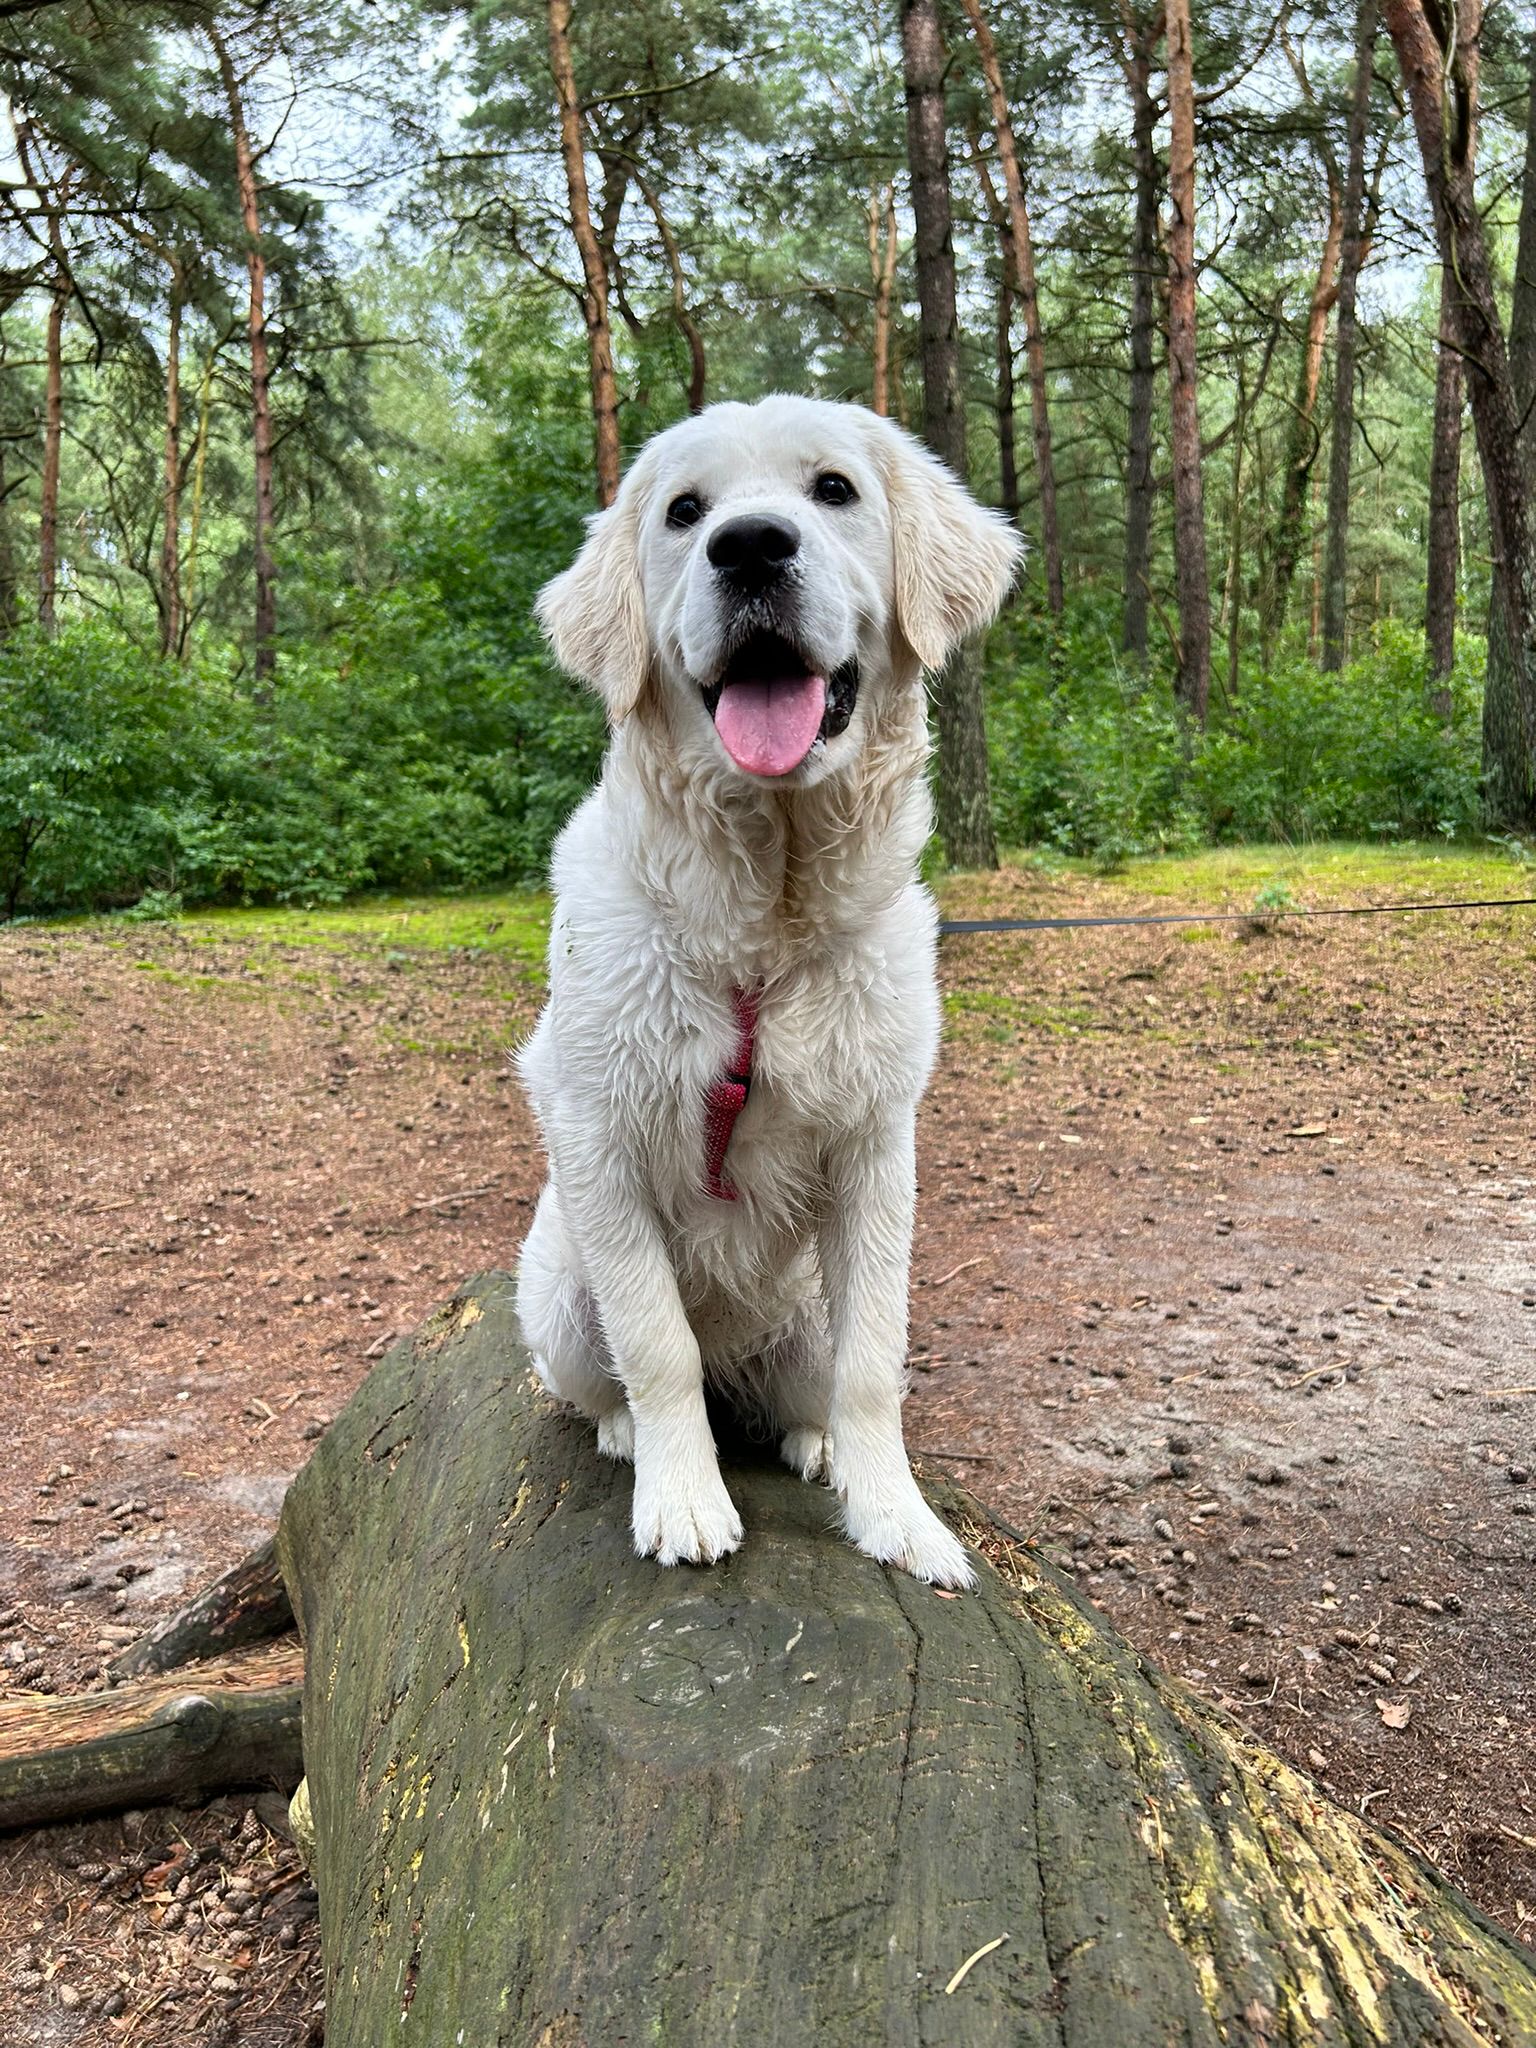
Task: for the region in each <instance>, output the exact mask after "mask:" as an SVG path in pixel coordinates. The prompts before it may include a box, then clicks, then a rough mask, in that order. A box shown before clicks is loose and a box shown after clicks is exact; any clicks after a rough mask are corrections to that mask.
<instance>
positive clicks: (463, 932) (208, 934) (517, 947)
mask: <svg viewBox="0 0 1536 2048" xmlns="http://www.w3.org/2000/svg"><path fill="white" fill-rule="evenodd" d="M549 909H550V899H549V897H548V895H547V894H545V893H544V892H543V891H537V892H535V891H532V890H515V889H512V890H502V891H498V892H496V893H495V894H486V895H475V896H373V897H361V898H359V899H357V900H356V901H355V902H352V903H344V904H339V905H337V906H335V907H330V906H327V907H324V908H292V909H289V908H284V909H266V908H263V909H256V910H210V911H202V912H199V913H198V914H197V915H196V916H195V917H187V918H182V919H180V920H179V921H178V924H177V930H178V932H180V933H181V934H182V936H184V937H185V938H187V939H190V940H191V941H192V942H193V944H202V945H210V946H212V945H230V944H234V945H268V946H324V947H328V948H331V949H333V950H334V951H337V952H348V953H350V952H359V951H375V950H376V951H379V952H382V953H384V954H385V955H386V956H387V955H388V954H389V953H391V952H398V953H400V954H401V955H403V956H409V955H410V954H412V953H422V952H436V953H442V952H459V951H464V952H475V953H503V954H508V955H510V956H511V957H512V958H513V959H514V960H516V961H517V963H518V964H519V966H521V967H523V968H524V969H526V970H528V971H529V972H531V973H532V974H534V975H536V976H538V977H540V978H542V974H543V967H544V949H545V946H546V944H547V941H548V937H549Z"/></svg>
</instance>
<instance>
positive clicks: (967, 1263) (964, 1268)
mask: <svg viewBox="0 0 1536 2048" xmlns="http://www.w3.org/2000/svg"><path fill="white" fill-rule="evenodd" d="M982 1256H983V1255H982V1254H981V1253H980V1252H978V1253H977V1254H976V1256H975V1258H974V1259H962V1260H961V1261H960V1263H959V1265H958V1266H951V1267H950V1269H949V1271H948V1272H947V1273H941V1274H940V1275H939V1277H938V1279H937V1280H930V1281H929V1283H928V1285H929V1286H930V1287H946V1286H948V1284H949V1282H950V1281H951V1280H953V1279H954V1278H955V1276H956V1275H957V1274H959V1273H968V1272H969V1271H970V1269H971V1268H972V1266H979V1265H980V1264H981V1261H982Z"/></svg>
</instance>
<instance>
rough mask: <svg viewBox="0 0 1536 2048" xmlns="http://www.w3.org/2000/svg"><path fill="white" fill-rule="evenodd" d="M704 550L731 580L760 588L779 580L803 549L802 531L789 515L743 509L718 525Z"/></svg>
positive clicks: (745, 585) (722, 573)
mask: <svg viewBox="0 0 1536 2048" xmlns="http://www.w3.org/2000/svg"><path fill="white" fill-rule="evenodd" d="M704 552H705V554H706V555H707V556H708V557H709V560H710V562H711V563H712V564H713V565H714V567H715V568H717V569H718V570H719V571H720V573H721V575H722V576H727V577H729V578H730V580H731V582H732V583H736V584H739V585H742V586H744V587H747V588H753V587H755V588H758V589H761V588H762V587H763V586H764V585H766V584H769V583H774V582H777V580H778V579H779V577H780V576H782V575H783V574H784V571H785V569H786V568H787V567H788V565H789V564H790V563H791V562H792V561H793V560H794V558H795V556H796V555H797V554H798V553H799V552H800V535H799V533H798V532H797V531H796V529H795V528H794V527H793V526H791V525H790V523H789V521H788V520H787V519H773V518H770V517H769V516H768V514H766V513H763V512H744V513H742V514H741V515H740V516H739V517H738V518H735V519H727V520H726V521H725V522H724V524H723V525H720V526H717V527H716V528H715V530H714V532H713V533H712V534H711V535H710V536H709V540H708V542H707V544H706V546H705V549H704Z"/></svg>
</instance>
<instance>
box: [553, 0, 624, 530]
mask: <svg viewBox="0 0 1536 2048" xmlns="http://www.w3.org/2000/svg"><path fill="white" fill-rule="evenodd" d="M549 68H550V71H551V72H552V74H553V76H554V81H555V97H556V99H557V101H558V102H559V107H560V154H561V157H562V159H563V160H564V163H565V186H566V193H567V195H568V197H569V201H570V209H571V233H572V234H573V235H574V236H575V238H576V248H577V251H578V252H579V254H580V256H581V275H582V281H583V282H582V293H581V313H582V318H583V320H584V321H585V323H586V329H587V368H588V377H589V380H590V383H591V389H592V426H593V447H594V457H595V463H596V470H597V502H598V504H599V505H611V504H612V503H613V501H614V499H615V497H616V496H617V495H618V489H619V467H620V451H619V386H618V378H617V376H616V374H615V372H614V367H613V328H612V326H611V324H610V321H609V314H608V268H607V265H606V264H605V263H604V261H603V252H602V250H601V248H600V247H599V245H598V239H597V235H596V232H595V231H594V229H593V226H592V202H591V198H590V196H589V194H588V191H587V164H586V153H585V147H584V143H585V136H584V132H583V124H582V116H581V101H580V98H579V97H578V95H577V91H576V71H575V67H574V64H573V62H572V59H571V0H549Z"/></svg>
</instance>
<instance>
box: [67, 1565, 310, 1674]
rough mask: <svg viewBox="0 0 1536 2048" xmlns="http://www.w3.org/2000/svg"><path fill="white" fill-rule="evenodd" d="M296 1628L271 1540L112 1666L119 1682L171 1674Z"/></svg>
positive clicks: (109, 1668)
mask: <svg viewBox="0 0 1536 2048" xmlns="http://www.w3.org/2000/svg"><path fill="white" fill-rule="evenodd" d="M292 1627H293V1609H292V1607H291V1606H290V1605H289V1603H288V1591H287V1588H286V1587H285V1586H284V1584H283V1579H282V1574H281V1572H279V1570H278V1568H277V1558H276V1555H275V1554H274V1551H273V1548H272V1540H271V1538H270V1537H269V1538H268V1539H267V1541H266V1542H265V1543H263V1544H262V1545H261V1547H260V1548H259V1549H257V1550H253V1551H252V1552H251V1553H250V1555H249V1556H248V1557H242V1558H241V1560H240V1562H239V1563H238V1564H237V1565H235V1566H233V1567H232V1568H231V1569H230V1570H229V1571H227V1572H226V1573H225V1574H224V1576H223V1578H222V1579H218V1580H216V1581H215V1583H214V1584H213V1585H211V1586H209V1587H208V1588H206V1590H205V1591H203V1592H201V1593H199V1594H198V1595H197V1597H196V1598H195V1599H193V1600H189V1601H188V1602H187V1604H186V1606H185V1607H183V1608H180V1609H179V1610H178V1611H177V1612H176V1613H175V1614H173V1615H171V1616H170V1618H169V1620H167V1621H163V1622H161V1623H160V1625H159V1627H158V1628H156V1629H153V1630H152V1631H151V1632H150V1633H149V1634H148V1635H147V1636H141V1637H140V1639H139V1640H138V1642H136V1643H130V1644H129V1645H128V1647H127V1649H126V1650H122V1651H119V1653H118V1655H117V1656H115V1657H114V1658H113V1659H112V1661H111V1663H110V1664H108V1666H107V1676H108V1677H109V1678H111V1679H113V1680H118V1679H123V1678H143V1677H146V1676H148V1675H149V1674H150V1673H152V1672H157V1671H171V1670H174V1668H175V1667H176V1666H177V1665H178V1664H189V1663H191V1662H192V1660H193V1659H194V1658H198V1657H219V1656H223V1655H225V1654H227V1653H228V1652H229V1651H230V1650H236V1649H239V1648H240V1647H241V1646H242V1645H243V1644H245V1643H258V1642H261V1641H263V1640H264V1639H265V1638H266V1637H268V1636H276V1635H281V1634H282V1633H283V1631H284V1629H290V1628H292Z"/></svg>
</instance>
